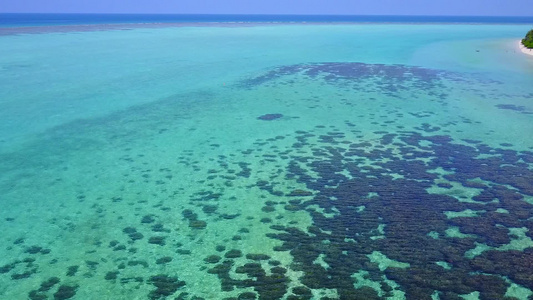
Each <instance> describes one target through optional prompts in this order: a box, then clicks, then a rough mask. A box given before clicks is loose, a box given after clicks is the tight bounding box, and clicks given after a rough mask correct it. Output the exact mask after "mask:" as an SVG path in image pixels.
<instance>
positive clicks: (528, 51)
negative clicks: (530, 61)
mask: <svg viewBox="0 0 533 300" xmlns="http://www.w3.org/2000/svg"><path fill="white" fill-rule="evenodd" d="M518 47H519V48H520V51H522V53H524V54H527V55H532V56H533V49H529V48H526V47H525V46H524V45H522V40H519V41H518Z"/></svg>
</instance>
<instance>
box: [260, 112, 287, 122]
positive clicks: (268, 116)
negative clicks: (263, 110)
mask: <svg viewBox="0 0 533 300" xmlns="http://www.w3.org/2000/svg"><path fill="white" fill-rule="evenodd" d="M281 117H283V115H282V114H265V115H262V116H259V117H257V119H259V120H263V121H272V120H275V119H279V118H281Z"/></svg>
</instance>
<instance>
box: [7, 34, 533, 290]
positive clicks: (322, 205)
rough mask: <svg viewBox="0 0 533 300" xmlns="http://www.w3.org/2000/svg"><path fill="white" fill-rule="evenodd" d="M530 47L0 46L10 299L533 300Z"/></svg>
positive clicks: (157, 42)
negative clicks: (523, 49)
mask: <svg viewBox="0 0 533 300" xmlns="http://www.w3.org/2000/svg"><path fill="white" fill-rule="evenodd" d="M527 30H529V28H528V26H521V25H506V26H489V25H286V26H281V25H280V26H253V27H180V28H156V29H151V28H139V29H134V30H116V31H96V32H67V33H46V34H28V35H6V36H0V119H1V120H2V122H1V123H0V172H1V173H0V174H2V175H1V177H0V197H1V198H0V201H1V203H2V210H1V211H0V216H1V219H0V222H2V226H3V228H4V231H3V234H2V236H1V237H0V239H1V243H2V245H4V246H3V247H1V249H0V254H1V255H0V266H3V267H1V269H0V295H2V297H3V298H6V299H28V297H30V299H67V298H69V297H70V296H72V299H160V298H161V299H162V298H164V297H165V296H168V297H167V298H168V299H174V298H176V297H182V298H178V299H198V297H201V298H204V299H224V298H230V297H239V299H253V297H255V296H257V298H259V299H282V298H283V299H311V298H313V299H321V298H324V299H328V297H329V298H335V299H336V298H341V299H379V298H389V299H403V298H407V299H424V298H428V297H429V298H433V299H458V298H457V297H467V295H468V297H471V298H473V299H476V298H479V299H497V298H502V297H503V295H507V296H514V297H517V298H518V299H527V297H529V296H530V295H532V294H533V293H532V292H531V289H533V279H532V278H533V277H532V276H533V274H532V273H531V272H532V271H531V268H526V267H524V266H527V265H528V264H531V262H532V261H533V241H532V240H531V237H532V233H531V232H532V230H533V221H532V220H533V198H532V196H533V187H532V183H533V175H532V172H531V169H532V168H531V164H532V163H533V153H532V149H533V135H532V134H531V132H533V123H532V117H533V114H532V113H533V103H532V99H533V57H531V56H527V55H524V54H522V53H520V52H519V50H518V47H517V43H518V39H520V38H521V37H522V36H523V35H524V34H525V32H527ZM266 114H279V115H281V117H279V118H274V119H272V120H262V119H258V118H259V117H260V116H263V115H266ZM276 116H278V115H276ZM267 119H268V118H267ZM136 232H137V233H141V234H142V235H138V234H136ZM153 237H163V239H162V240H161V239H159V240H158V239H154V238H153ZM151 238H152V239H151ZM32 246H36V247H32ZM39 247H41V248H39ZM232 249H236V250H239V251H241V255H234V256H232V255H231V254H232V252H229V251H230V250H232ZM250 254H263V255H268V256H269V258H266V257H257V256H253V255H250ZM213 255H215V256H213ZM208 258H209V259H208ZM72 266H77V272H73V270H74V269H75V268H71V269H69V268H70V267H72ZM69 270H70V272H69ZM158 275H163V276H160V277H154V276H158ZM165 276H168V277H165ZM52 277H57V278H58V279H59V283H57V284H54V285H53V286H52V287H50V288H49V289H47V287H46V284H45V287H41V284H42V283H43V282H45V281H47V280H48V279H49V278H52ZM181 281H183V283H181ZM50 285H52V284H50ZM60 286H63V288H60ZM68 287H73V289H72V290H73V291H75V292H72V293H71V292H70V290H69V288H68ZM157 287H164V288H167V289H164V288H161V289H156V288H157ZM32 291H33V292H32ZM154 291H156V292H154ZM247 292H248V293H252V294H246V293H247ZM254 295H255V296H254ZM195 297H197V298H195Z"/></svg>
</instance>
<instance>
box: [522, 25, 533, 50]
mask: <svg viewBox="0 0 533 300" xmlns="http://www.w3.org/2000/svg"><path fill="white" fill-rule="evenodd" d="M522 45H524V46H526V48H529V49H533V29H531V30H530V31H529V32H528V33H527V34H526V37H525V38H523V39H522Z"/></svg>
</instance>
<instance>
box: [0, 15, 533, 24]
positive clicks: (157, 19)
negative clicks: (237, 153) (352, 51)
mask: <svg viewBox="0 0 533 300" xmlns="http://www.w3.org/2000/svg"><path fill="white" fill-rule="evenodd" d="M182 22H183V23H190V22H297V23H302V22H316V23H342V22H349V23H447V24H454V23H463V24H465V23H466V24H533V16H531V17H494V16H490V17H487V16H354V15H350V16H342V15H190V14H189V15H171V14H168V15H167V14H20V13H9V14H6V13H4V14H0V26H1V27H21V26H50V25H82V24H120V23H182Z"/></svg>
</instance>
